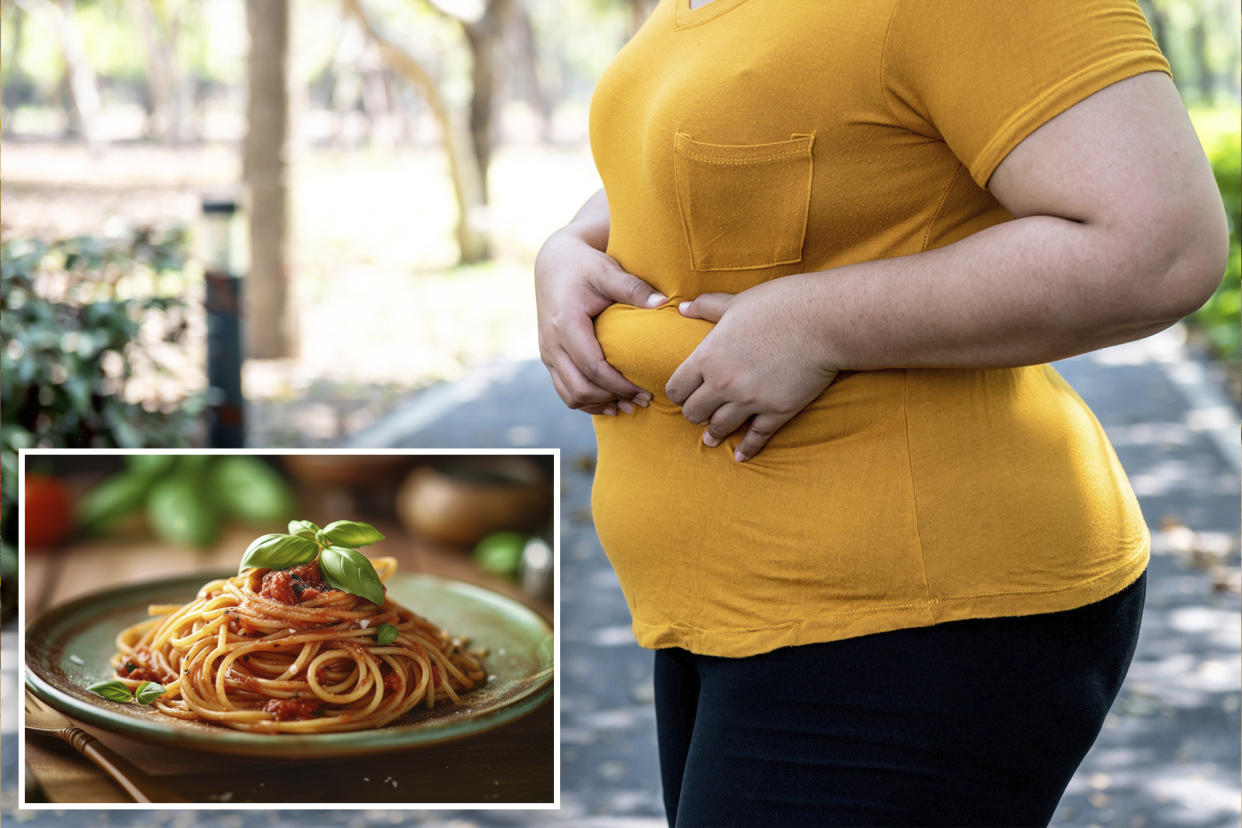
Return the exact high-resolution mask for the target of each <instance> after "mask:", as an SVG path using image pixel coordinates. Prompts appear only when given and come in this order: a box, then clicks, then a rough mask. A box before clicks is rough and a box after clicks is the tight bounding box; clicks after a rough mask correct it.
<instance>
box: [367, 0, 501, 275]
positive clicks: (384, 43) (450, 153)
mask: <svg viewBox="0 0 1242 828" xmlns="http://www.w3.org/2000/svg"><path fill="white" fill-rule="evenodd" d="M344 3H345V10H346V11H347V12H348V13H349V15H350V16H351V17H353V19H354V20H356V21H357V22H358V25H359V26H361V27H362V30H363V31H364V32H366V33H367V36H368V37H370V38H371V39H372V40H373V41H375V43H376V45H378V46H379V50H380V57H382V58H383V60H384V62H385V63H386V64H388V66H389V68H390V69H392V71H394V72H396V73H397V74H398V75H400V76H401V77H403V78H405V79H406V80H407V81H408V82H409V83H411V84H413V86H414V87H415V88H416V89H418V90H419V91H421V92H422V95H423V98H424V100H426V101H427V105H428V107H429V108H430V109H431V112H432V115H433V116H434V117H435V119H436V122H437V123H438V124H439V125H440V136H441V140H442V141H443V142H444V151H445V154H446V155H447V157H448V165H449V176H450V178H451V179H452V182H453V193H454V195H455V196H456V197H457V208H458V218H457V245H458V249H459V250H460V253H461V261H462V262H463V263H467V264H468V263H474V262H480V261H483V260H485V259H486V258H487V256H488V244H487V236H486V234H485V233H484V231H483V229H482V227H481V225H482V223H483V222H482V220H481V218H480V217H481V214H482V211H483V209H484V199H483V176H482V173H481V172H480V167H479V165H478V160H477V158H476V157H475V155H474V153H473V152H472V151H471V150H472V146H473V142H472V140H471V138H470V135H469V134H468V133H467V132H466V128H465V126H464V125H462V124H461V123H460V122H459V120H458V119H457V118H455V117H454V116H453V114H452V113H451V112H450V111H449V108H448V104H447V103H446V102H445V100H444V97H443V96H442V95H441V94H440V90H439V88H438V87H437V86H436V84H435V81H434V80H432V78H431V75H430V74H429V73H428V72H427V70H425V69H424V68H423V67H422V64H420V63H419V62H418V61H417V60H416V59H415V58H414V57H413V56H412V55H411V54H410V53H409V52H407V51H405V50H404V49H402V48H401V47H400V46H398V45H396V43H394V42H393V41H392V40H390V39H388V38H386V37H385V36H383V35H382V34H380V32H379V31H378V30H377V29H376V27H375V25H374V24H373V23H372V22H371V19H370V18H369V17H367V14H366V12H365V11H363V9H362V4H361V2H360V0H344Z"/></svg>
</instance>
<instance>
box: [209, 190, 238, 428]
mask: <svg viewBox="0 0 1242 828" xmlns="http://www.w3.org/2000/svg"><path fill="white" fill-rule="evenodd" d="M236 213H237V202H236V201H234V200H232V199H209V198H204V199H203V223H202V232H203V239H202V252H203V265H204V267H203V269H204V273H203V276H204V278H205V279H206V282H207V296H206V305H207V426H208V443H209V445H210V446H211V447H212V448H241V447H242V446H244V445H245V444H246V416H245V411H246V409H245V400H244V398H243V397H242V382H241V367H242V327H241V326H242V274H241V273H238V272H236V268H235V265H234V262H233V250H232V236H233V217H234V216H235V215H236Z"/></svg>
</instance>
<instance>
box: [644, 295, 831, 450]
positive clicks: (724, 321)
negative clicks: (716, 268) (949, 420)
mask: <svg viewBox="0 0 1242 828" xmlns="http://www.w3.org/2000/svg"><path fill="white" fill-rule="evenodd" d="M782 281H784V280H782V279H776V280H773V281H771V282H765V283H763V284H760V285H757V286H755V287H753V288H751V289H749V290H746V291H743V292H742V293H737V294H732V293H705V294H703V295H701V296H699V297H698V298H697V299H695V300H694V301H693V302H683V303H682V304H681V305H680V306H679V309H680V310H681V313H682V315H683V316H688V317H692V318H695V319H706V320H708V321H709V322H715V323H717V324H716V327H715V328H713V329H712V331H711V333H709V334H708V335H707V337H706V338H704V340H703V341H702V342H701V343H699V346H698V347H697V348H695V349H694V352H693V353H691V354H690V356H689V357H687V358H686V361H685V362H683V363H682V364H681V365H680V366H679V367H678V368H677V370H676V371H674V372H673V376H672V377H670V378H669V381H668V384H667V385H666V386H665V392H666V393H667V394H668V398H669V399H670V400H672V401H673V402H674V403H676V404H677V405H680V406H681V409H682V413H683V414H684V415H685V417H686V419H688V420H689V421H690V422H692V423H696V424H702V423H707V430H706V431H704V432H703V442H704V443H705V444H706V445H709V446H717V445H719V444H720V443H721V441H723V440H724V439H725V438H726V437H728V436H729V435H730V434H732V433H733V432H735V431H737V430H738V429H739V428H741V427H742V426H743V425H744V424H746V422H747V420H750V424H749V427H748V428H747V430H746V434H745V435H744V436H743V437H742V441H741V443H740V444H739V445H738V447H737V449H736V450H735V451H734V453H733V457H734V459H735V460H738V461H739V462H741V461H745V460H749V459H750V458H752V457H754V456H755V455H756V454H758V453H759V452H760V450H762V449H763V447H764V445H765V444H766V443H767V442H768V440H769V439H770V438H771V437H772V435H773V434H775V433H776V432H777V431H778V430H779V429H780V428H781V427H782V426H784V425H785V423H787V422H789V421H790V420H791V419H793V417H794V415H795V414H797V413H798V412H799V411H801V410H802V409H803V408H806V406H807V405H808V404H809V403H810V402H811V401H812V400H814V399H815V398H816V397H818V396H819V395H820V394H821V393H822V392H823V390H824V389H825V388H827V387H828V386H829V385H830V384H831V383H832V381H833V380H834V379H836V376H837V372H838V370H837V369H836V368H835V367H833V366H832V364H831V359H830V358H829V357H828V356H827V355H826V354H825V353H823V342H824V337H823V335H822V333H818V332H814V331H812V330H810V329H808V327H807V326H808V325H809V324H813V320H812V319H810V318H808V316H807V314H806V313H805V307H806V305H805V303H803V302H800V301H799V297H798V291H797V285H796V283H788V285H782V284H781V282H782ZM791 288H792V289H791Z"/></svg>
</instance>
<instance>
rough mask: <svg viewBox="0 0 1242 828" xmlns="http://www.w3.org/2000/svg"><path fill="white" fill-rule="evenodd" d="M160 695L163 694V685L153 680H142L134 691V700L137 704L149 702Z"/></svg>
mask: <svg viewBox="0 0 1242 828" xmlns="http://www.w3.org/2000/svg"><path fill="white" fill-rule="evenodd" d="M162 695H164V685H162V684H157V683H156V682H154V681H144V682H143V683H142V684H140V685H138V689H137V690H135V691H134V701H136V702H138V703H139V704H151V703H152V702H153V701H155V700H156V699H158V698H159V697H160V696H162Z"/></svg>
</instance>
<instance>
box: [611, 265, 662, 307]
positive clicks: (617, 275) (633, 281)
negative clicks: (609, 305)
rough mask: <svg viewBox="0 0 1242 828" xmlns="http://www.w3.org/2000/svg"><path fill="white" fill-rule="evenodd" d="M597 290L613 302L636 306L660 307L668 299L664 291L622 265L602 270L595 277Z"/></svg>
mask: <svg viewBox="0 0 1242 828" xmlns="http://www.w3.org/2000/svg"><path fill="white" fill-rule="evenodd" d="M595 292H596V293H598V294H599V295H600V296H603V297H605V298H606V299H609V300H611V301H613V302H620V303H621V304H623V305H633V306H634V307H636V308H658V307H659V306H660V305H663V304H664V303H665V302H667V301H668V297H667V296H665V295H664V294H663V293H660V292H659V291H658V290H656V289H655V288H653V287H652V286H651V285H649V284H647V283H646V282H644V281H643V280H642V279H640V278H638V277H637V276H635V275H634V274H633V273H627V272H626V271H624V270H622V269H621V268H620V267H615V268H608V269H606V270H604V271H602V272H601V273H600V274H599V275H598V276H597V277H596V279H595Z"/></svg>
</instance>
